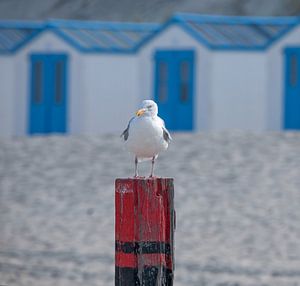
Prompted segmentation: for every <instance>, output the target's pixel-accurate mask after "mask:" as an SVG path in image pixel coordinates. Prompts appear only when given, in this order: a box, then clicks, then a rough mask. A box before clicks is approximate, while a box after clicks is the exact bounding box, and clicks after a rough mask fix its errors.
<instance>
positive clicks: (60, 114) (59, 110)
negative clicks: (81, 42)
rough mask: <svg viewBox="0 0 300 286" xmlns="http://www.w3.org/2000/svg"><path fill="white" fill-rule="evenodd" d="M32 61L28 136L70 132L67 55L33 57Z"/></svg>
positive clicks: (38, 55) (39, 55) (35, 55)
mask: <svg viewBox="0 0 300 286" xmlns="http://www.w3.org/2000/svg"><path fill="white" fill-rule="evenodd" d="M30 60H31V93H30V106H29V109H30V110H29V128H28V129H29V130H28V131H29V134H48V133H65V132H66V131H67V122H66V121H67V114H66V112H67V85H66V80H67V55H61V54H34V55H32V56H31V58H30Z"/></svg>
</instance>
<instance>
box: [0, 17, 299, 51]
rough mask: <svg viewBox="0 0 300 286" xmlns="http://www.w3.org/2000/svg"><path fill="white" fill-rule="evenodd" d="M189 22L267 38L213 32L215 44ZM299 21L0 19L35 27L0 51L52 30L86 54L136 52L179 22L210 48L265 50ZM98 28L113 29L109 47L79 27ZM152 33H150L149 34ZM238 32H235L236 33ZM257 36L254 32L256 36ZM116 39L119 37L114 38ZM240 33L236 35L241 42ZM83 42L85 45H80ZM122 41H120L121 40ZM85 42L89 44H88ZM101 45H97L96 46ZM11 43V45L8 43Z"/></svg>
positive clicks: (7, 23) (8, 23) (16, 25)
mask: <svg viewBox="0 0 300 286" xmlns="http://www.w3.org/2000/svg"><path fill="white" fill-rule="evenodd" d="M189 22H193V23H194V24H199V25H201V24H208V25H210V24H212V25H250V26H251V27H252V28H253V29H255V31H256V32H257V33H259V34H261V36H262V37H264V38H265V41H264V43H260V41H258V42H257V43H255V38H254V39H253V41H254V43H253V45H252V44H250V45H249V44H247V41H246V42H245V44H235V43H234V37H233V41H230V38H231V36H229V37H228V43H226V39H227V38H226V35H225V36H221V35H219V34H218V32H217V31H216V32H214V31H213V29H212V30H211V31H210V33H212V37H214V38H218V37H219V38H220V37H222V38H223V40H224V41H221V42H223V43H222V44H215V43H213V41H212V42H210V41H209V39H206V38H205V37H204V36H203V35H201V33H200V32H199V31H197V29H196V28H195V27H193V26H192V25H191V24H192V23H189ZM299 23H300V17H240V16H208V15H197V14H186V13H178V14H175V15H174V16H173V17H172V18H170V19H169V20H168V21H167V22H165V23H164V24H163V25H159V24H153V23H141V24H139V23H120V22H97V21H93V22H91V21H77V20H49V21H46V22H38V21H36V22H35V21H31V22H26V21H0V28H2V29H6V28H7V29H33V30H36V31H33V32H32V33H30V34H29V35H28V36H27V37H26V39H24V40H22V41H20V42H17V43H16V44H15V45H13V47H12V48H2V50H0V54H8V53H16V52H17V51H18V50H19V49H20V48H22V47H23V46H24V45H26V44H27V43H28V42H30V41H31V40H32V39H34V38H35V37H36V36H37V35H38V34H40V33H41V32H43V31H52V32H53V33H55V34H56V35H58V36H59V37H60V38H61V39H63V40H64V41H66V42H67V43H68V44H70V45H72V46H73V47H74V48H75V49H77V50H78V51H80V52H83V53H119V54H122V53H123V54H133V53H136V52H138V51H139V49H140V48H141V47H142V46H144V45H146V44H147V43H148V42H150V41H151V40H152V39H153V38H154V37H156V36H157V35H159V34H160V33H162V32H163V31H165V30H166V29H167V28H168V27H169V26H171V25H173V24H174V25H178V26H179V27H181V28H182V29H183V30H184V31H185V32H186V33H188V34H189V35H190V36H192V37H193V38H194V39H195V40H196V41H198V42H199V43H201V44H202V45H204V46H205V47H207V48H208V49H211V50H214V51H216V50H218V51H237V50H238V51H265V50H266V49H268V48H269V47H270V46H271V45H273V44H274V43H275V42H277V41H278V40H279V39H281V38H282V37H283V36H285V35H286V34H287V33H288V32H290V31H291V30H292V29H294V28H295V27H296V26H298V25H299ZM265 25H273V26H276V25H278V26H283V30H282V31H280V32H278V33H277V34H276V33H275V35H273V36H272V34H271V33H270V32H268V31H266V30H264V26H265ZM63 29H67V30H72V29H74V30H76V32H77V34H78V37H79V38H80V37H81V39H82V40H80V41H78V42H77V41H76V39H73V38H72V37H71V36H69V35H68V33H67V32H64V31H63ZM85 29H87V30H99V31H100V32H102V31H103V30H104V31H107V32H113V35H112V38H111V39H110V38H108V37H106V38H105V35H104V34H103V37H102V38H101V39H102V40H103V42H104V43H105V42H106V44H107V45H108V46H107V47H101V44H98V43H99V42H101V41H99V42H98V41H97V38H95V39H94V38H93V35H85V34H83V33H82V32H81V31H78V30H85ZM126 32H141V33H146V35H141V38H140V39H139V40H137V41H135V40H134V39H131V38H130V37H129V36H128V35H126ZM147 33H149V35H147ZM220 33H221V32H220ZM234 35H235V34H233V36H234ZM254 36H255V35H254ZM114 38H115V39H116V40H115V41H113V40H114ZM239 38H240V37H239V35H236V40H237V41H238V39H239ZM81 41H82V44H81ZM119 41H120V42H119ZM85 43H86V45H87V46H86V47H85ZM122 43H124V44H122ZM97 44H98V45H97ZM8 46H9V45H8Z"/></svg>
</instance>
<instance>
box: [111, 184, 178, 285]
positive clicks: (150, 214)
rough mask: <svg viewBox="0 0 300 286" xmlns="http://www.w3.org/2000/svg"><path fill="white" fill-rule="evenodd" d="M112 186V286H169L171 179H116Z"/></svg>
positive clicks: (172, 221) (171, 262)
mask: <svg viewBox="0 0 300 286" xmlns="http://www.w3.org/2000/svg"><path fill="white" fill-rule="evenodd" d="M115 188H116V189H115V207H116V213H115V215H116V216H115V219H116V224H115V239H116V255H115V266H116V272H115V285H116V286H142V285H145V286H172V285H173V275H174V273H173V271H174V229H175V211H174V186H173V179H170V178H133V179H117V180H116V185H115Z"/></svg>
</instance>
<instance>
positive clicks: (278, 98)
mask: <svg viewBox="0 0 300 286" xmlns="http://www.w3.org/2000/svg"><path fill="white" fill-rule="evenodd" d="M288 48H296V49H299V50H300V26H297V27H295V28H294V29H292V30H291V31H290V32H289V33H288V34H287V35H285V37H283V38H281V39H280V40H279V41H277V42H276V43H274V45H272V46H271V47H270V49H269V50H268V54H267V61H268V72H267V74H268V82H267V85H268V93H267V95H268V99H267V102H268V105H267V113H268V117H267V129H269V130H281V129H285V116H286V113H288V112H289V113H291V112H295V109H293V110H288V109H286V106H285V100H286V96H288V95H287V86H286V84H287V83H288V82H289V81H288V80H287V78H289V79H290V78H291V77H295V80H296V83H297V86H298V95H300V86H299V85H300V68H296V69H295V68H294V69H293V68H292V69H290V70H287V69H286V65H287V58H286V53H285V50H286V49H288ZM297 62H298V67H299V64H300V58H299V57H297ZM299 98H300V97H299ZM299 100H300V99H299ZM294 107H295V106H294ZM295 108H297V109H298V112H297V111H296V112H297V113H298V114H299V116H300V102H299V103H298V105H297V107H295ZM298 124H299V121H298ZM295 129H298V130H299V129H300V125H298V128H295Z"/></svg>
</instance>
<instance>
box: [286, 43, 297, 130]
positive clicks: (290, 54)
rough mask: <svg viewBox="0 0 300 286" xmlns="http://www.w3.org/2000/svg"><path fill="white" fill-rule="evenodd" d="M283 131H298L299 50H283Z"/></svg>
mask: <svg viewBox="0 0 300 286" xmlns="http://www.w3.org/2000/svg"><path fill="white" fill-rule="evenodd" d="M285 58H286V63H285V69H286V72H285V74H286V76H285V83H286V84H285V98H284V129H294V130H300V48H288V49H286V50H285Z"/></svg>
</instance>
